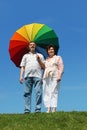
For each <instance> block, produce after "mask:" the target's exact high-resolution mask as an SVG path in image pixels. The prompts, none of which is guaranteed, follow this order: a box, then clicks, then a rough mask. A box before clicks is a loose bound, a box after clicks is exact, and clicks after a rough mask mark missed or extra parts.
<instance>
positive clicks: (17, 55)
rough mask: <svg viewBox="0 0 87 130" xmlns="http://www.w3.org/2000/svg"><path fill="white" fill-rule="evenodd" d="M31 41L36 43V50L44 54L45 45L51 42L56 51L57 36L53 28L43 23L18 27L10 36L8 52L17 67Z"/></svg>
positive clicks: (57, 45)
mask: <svg viewBox="0 0 87 130" xmlns="http://www.w3.org/2000/svg"><path fill="white" fill-rule="evenodd" d="M31 41H33V42H35V43H36V45H37V51H38V52H40V53H42V54H43V55H44V56H46V55H47V54H46V47H47V46H48V45H49V44H53V45H54V46H55V47H56V53H57V51H58V48H59V42H58V37H57V35H56V33H55V32H54V30H53V29H52V28H50V27H48V26H47V25H45V24H39V23H32V24H27V25H24V26H22V27H21V28H19V29H18V30H17V31H16V32H15V33H14V34H13V36H12V37H11V39H10V44H9V54H10V58H11V60H12V61H13V62H14V64H15V65H16V66H17V67H19V65H20V62H21V59H22V57H23V55H24V54H25V53H27V52H28V46H29V43H30V42H31Z"/></svg>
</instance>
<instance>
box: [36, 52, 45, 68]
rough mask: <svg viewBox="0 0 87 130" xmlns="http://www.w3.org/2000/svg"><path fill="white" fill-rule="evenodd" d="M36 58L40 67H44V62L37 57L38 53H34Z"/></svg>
mask: <svg viewBox="0 0 87 130" xmlns="http://www.w3.org/2000/svg"><path fill="white" fill-rule="evenodd" d="M36 58H37V60H38V62H39V64H40V66H41V68H43V69H45V64H44V62H43V61H42V60H41V59H40V57H39V55H38V54H37V55H36Z"/></svg>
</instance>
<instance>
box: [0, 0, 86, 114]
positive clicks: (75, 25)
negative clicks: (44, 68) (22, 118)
mask: <svg viewBox="0 0 87 130" xmlns="http://www.w3.org/2000/svg"><path fill="white" fill-rule="evenodd" d="M33 22H37V23H44V24H46V25H48V26H49V27H51V28H53V29H54V30H55V32H56V34H57V35H58V37H59V44H60V50H59V55H61V56H62V58H63V61H64V66H65V69H64V75H63V77H62V81H61V86H60V92H59V100H58V101H59V105H58V108H57V110H58V111H73V110H74V111H87V1H86V0H66V1H65V0H43V1H41V0H32V1H29V0H15V1H12V0H7V1H6V0H0V48H1V50H0V113H23V112H24V101H23V92H24V84H23V85H21V84H20V83H19V74H20V69H19V68H17V67H16V66H15V65H14V64H13V62H12V61H11V60H10V56H9V52H8V47H9V41H10V38H11V37H12V35H13V33H14V32H15V31H16V30H17V29H19V28H20V27H21V26H23V25H25V24H30V23H33ZM33 97H34V93H33ZM33 100H34V98H33ZM33 111H34V103H33V105H32V112H33ZM42 111H43V112H44V111H46V110H45V108H44V106H43V104H42Z"/></svg>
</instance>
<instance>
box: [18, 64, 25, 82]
mask: <svg viewBox="0 0 87 130" xmlns="http://www.w3.org/2000/svg"><path fill="white" fill-rule="evenodd" d="M24 71H25V67H24V66H22V67H21V70H20V79H19V81H20V83H23V75H24Z"/></svg>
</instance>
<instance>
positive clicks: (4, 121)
mask: <svg viewBox="0 0 87 130" xmlns="http://www.w3.org/2000/svg"><path fill="white" fill-rule="evenodd" d="M0 130H87V112H76V111H73V112H63V111H61V112H56V113H31V114H0Z"/></svg>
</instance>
